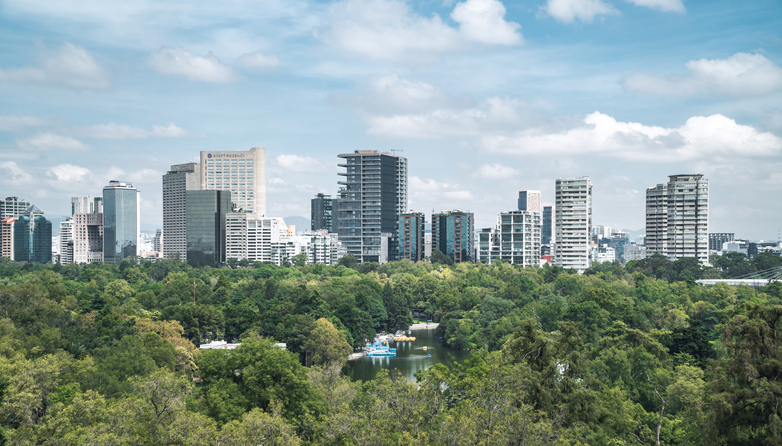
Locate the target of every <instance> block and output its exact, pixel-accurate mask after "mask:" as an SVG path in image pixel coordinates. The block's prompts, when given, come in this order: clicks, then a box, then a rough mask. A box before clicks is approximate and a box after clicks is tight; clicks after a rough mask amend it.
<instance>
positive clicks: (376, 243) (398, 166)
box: [334, 150, 407, 263]
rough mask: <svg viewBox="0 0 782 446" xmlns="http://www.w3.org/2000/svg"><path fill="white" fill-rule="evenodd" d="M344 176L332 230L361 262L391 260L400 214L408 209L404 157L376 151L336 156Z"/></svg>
mask: <svg viewBox="0 0 782 446" xmlns="http://www.w3.org/2000/svg"><path fill="white" fill-rule="evenodd" d="M338 157H339V158H342V159H344V160H345V161H344V163H343V164H339V166H340V167H344V168H345V171H344V172H340V173H339V175H340V176H343V177H345V178H344V180H343V181H339V182H338V184H339V185H340V186H342V187H340V189H339V195H338V199H337V200H336V202H335V203H334V207H335V209H334V215H336V218H335V222H334V226H335V228H334V230H335V231H336V232H337V233H338V234H339V239H340V240H341V241H342V242H343V243H344V244H345V246H346V248H347V252H348V254H350V255H352V256H354V257H356V258H357V259H358V260H359V261H360V262H379V263H382V262H384V261H387V260H394V259H395V257H396V255H397V254H398V248H397V244H398V230H399V214H401V213H403V212H404V211H405V209H407V158H404V157H401V156H395V155H392V154H390V153H383V152H380V151H377V150H356V151H355V152H354V153H347V154H341V155H338Z"/></svg>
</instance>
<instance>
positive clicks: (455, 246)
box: [432, 210, 475, 262]
mask: <svg viewBox="0 0 782 446" xmlns="http://www.w3.org/2000/svg"><path fill="white" fill-rule="evenodd" d="M474 234H475V216H474V214H473V213H472V212H462V211H459V210H455V211H442V212H438V213H436V214H432V251H434V250H435V249H439V250H440V252H442V253H443V254H445V255H447V256H448V257H450V258H452V259H453V261H454V262H469V261H474V260H475V259H474V257H475V237H474Z"/></svg>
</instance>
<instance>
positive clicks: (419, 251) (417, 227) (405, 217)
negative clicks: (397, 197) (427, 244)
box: [397, 211, 426, 262]
mask: <svg viewBox="0 0 782 446" xmlns="http://www.w3.org/2000/svg"><path fill="white" fill-rule="evenodd" d="M425 228H426V224H425V219H424V214H423V212H418V211H410V212H404V213H402V214H400V215H399V255H398V256H397V259H399V260H401V259H409V260H412V261H413V262H417V261H419V260H423V259H424V257H425V253H424V230H425Z"/></svg>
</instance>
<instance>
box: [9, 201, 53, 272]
mask: <svg viewBox="0 0 782 446" xmlns="http://www.w3.org/2000/svg"><path fill="white" fill-rule="evenodd" d="M13 237H14V243H13V249H14V260H16V261H17V262H34V263H50V262H51V261H52V222H50V221H49V220H47V219H46V217H44V216H43V212H41V210H40V209H38V208H37V207H35V206H30V207H29V208H28V209H27V211H26V212H25V213H23V214H22V215H20V216H19V217H18V218H17V219H16V221H15V222H14V230H13Z"/></svg>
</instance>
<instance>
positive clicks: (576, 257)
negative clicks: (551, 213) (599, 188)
mask: <svg viewBox="0 0 782 446" xmlns="http://www.w3.org/2000/svg"><path fill="white" fill-rule="evenodd" d="M554 196H555V203H554V204H555V219H554V220H555V228H556V229H555V231H554V233H555V238H554V243H555V247H554V264H555V265H557V266H561V267H563V268H572V269H575V270H578V271H584V270H585V269H587V268H589V266H590V265H591V258H590V238H591V233H592V182H591V181H590V180H589V177H580V178H560V179H558V180H557V181H556V187H555V190H554Z"/></svg>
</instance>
